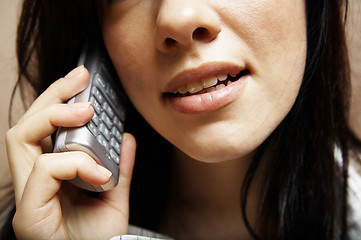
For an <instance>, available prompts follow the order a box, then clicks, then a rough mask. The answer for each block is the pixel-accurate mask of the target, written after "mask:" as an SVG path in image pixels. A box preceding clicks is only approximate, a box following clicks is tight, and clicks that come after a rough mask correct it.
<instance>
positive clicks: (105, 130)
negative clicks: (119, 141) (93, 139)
mask: <svg viewBox="0 0 361 240" xmlns="http://www.w3.org/2000/svg"><path fill="white" fill-rule="evenodd" d="M99 131H100V132H101V133H102V134H103V136H104V137H105V138H106V139H107V140H108V141H109V140H110V131H109V129H108V128H107V127H106V126H105V125H104V124H103V123H101V124H100V125H99Z"/></svg>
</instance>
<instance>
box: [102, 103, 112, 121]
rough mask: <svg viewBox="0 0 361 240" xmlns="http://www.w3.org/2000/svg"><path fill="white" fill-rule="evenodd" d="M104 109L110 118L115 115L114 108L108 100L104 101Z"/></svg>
mask: <svg viewBox="0 0 361 240" xmlns="http://www.w3.org/2000/svg"><path fill="white" fill-rule="evenodd" d="M103 109H104V111H105V112H106V113H107V114H108V116H109V117H110V118H113V117H114V112H113V109H112V108H111V107H110V105H109V104H108V103H107V102H104V103H103Z"/></svg>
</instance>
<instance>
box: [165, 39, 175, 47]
mask: <svg viewBox="0 0 361 240" xmlns="http://www.w3.org/2000/svg"><path fill="white" fill-rule="evenodd" d="M175 44H176V41H175V40H174V39H173V38H166V39H165V45H167V46H169V47H171V46H174V45H175Z"/></svg>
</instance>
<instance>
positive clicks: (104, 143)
mask: <svg viewBox="0 0 361 240" xmlns="http://www.w3.org/2000/svg"><path fill="white" fill-rule="evenodd" d="M97 140H98V142H99V143H100V145H102V146H103V147H105V148H106V149H107V150H109V144H108V142H107V140H105V138H104V137H103V136H102V135H98V137H97Z"/></svg>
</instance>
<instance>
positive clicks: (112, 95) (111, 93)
mask: <svg viewBox="0 0 361 240" xmlns="http://www.w3.org/2000/svg"><path fill="white" fill-rule="evenodd" d="M109 96H110V98H111V99H112V101H113V103H114V105H115V106H118V105H119V102H118V96H117V93H116V92H115V90H114V89H113V88H110V89H109Z"/></svg>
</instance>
